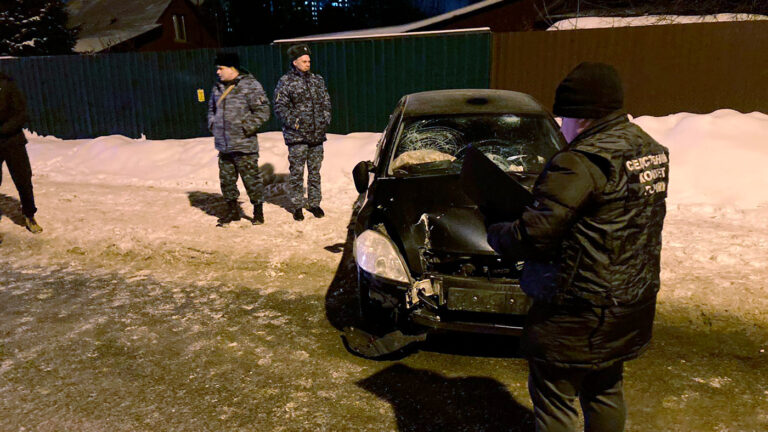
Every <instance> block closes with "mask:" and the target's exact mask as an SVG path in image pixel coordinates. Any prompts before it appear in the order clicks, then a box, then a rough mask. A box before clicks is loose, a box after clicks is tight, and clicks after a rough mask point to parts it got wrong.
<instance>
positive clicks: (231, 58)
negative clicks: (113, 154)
mask: <svg viewBox="0 0 768 432" xmlns="http://www.w3.org/2000/svg"><path fill="white" fill-rule="evenodd" d="M213 64H214V65H216V66H227V67H233V68H235V69H240V56H238V55H237V53H233V52H220V53H218V54H216V60H215V61H214V62H213Z"/></svg>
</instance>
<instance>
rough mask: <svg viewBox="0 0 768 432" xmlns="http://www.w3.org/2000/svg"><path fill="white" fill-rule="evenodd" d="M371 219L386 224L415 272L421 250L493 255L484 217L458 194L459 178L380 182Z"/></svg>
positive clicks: (450, 176) (375, 191)
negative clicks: (374, 213)
mask: <svg viewBox="0 0 768 432" xmlns="http://www.w3.org/2000/svg"><path fill="white" fill-rule="evenodd" d="M371 195H372V196H369V198H373V199H372V200H371V201H372V203H371V204H372V205H373V209H374V210H373V211H374V212H376V213H377V215H376V217H375V218H373V219H375V220H381V221H383V222H384V224H385V226H386V227H387V230H388V231H389V234H390V236H391V237H392V239H393V241H394V242H395V243H396V244H397V245H398V246H399V247H400V249H401V252H402V253H403V255H404V256H405V258H406V260H407V261H408V263H409V265H410V267H411V268H412V269H413V270H417V271H420V269H421V261H420V259H419V250H421V251H429V252H432V253H435V254H446V253H448V254H462V255H493V254H495V252H494V251H493V249H491V247H490V246H489V245H488V242H487V241H486V235H487V234H486V230H485V224H484V220H483V215H482V214H481V213H480V211H479V210H478V209H477V206H476V205H474V204H473V203H472V202H471V201H470V200H469V198H468V197H467V196H466V195H465V194H464V193H463V192H462V191H461V187H460V185H459V176H458V175H445V176H429V177H416V178H401V179H399V178H391V179H380V180H379V181H378V182H377V183H376V186H375V189H374V190H372V191H371Z"/></svg>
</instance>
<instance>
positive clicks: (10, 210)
mask: <svg viewBox="0 0 768 432" xmlns="http://www.w3.org/2000/svg"><path fill="white" fill-rule="evenodd" d="M3 216H5V217H7V218H8V219H10V220H11V222H13V223H15V224H16V225H19V226H25V225H24V215H22V214H21V203H20V202H19V200H17V199H16V198H12V197H9V196H8V195H5V194H0V217H3Z"/></svg>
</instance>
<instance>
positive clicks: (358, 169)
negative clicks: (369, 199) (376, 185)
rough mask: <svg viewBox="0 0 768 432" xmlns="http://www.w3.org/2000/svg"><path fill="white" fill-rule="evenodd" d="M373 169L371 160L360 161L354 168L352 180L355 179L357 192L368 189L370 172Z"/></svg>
mask: <svg viewBox="0 0 768 432" xmlns="http://www.w3.org/2000/svg"><path fill="white" fill-rule="evenodd" d="M372 170H373V163H372V162H371V161H362V162H359V163H358V164H357V165H355V167H354V168H353V169H352V180H354V181H355V189H357V192H359V193H363V192H365V191H367V190H368V174H369V173H370V172H371V171H372Z"/></svg>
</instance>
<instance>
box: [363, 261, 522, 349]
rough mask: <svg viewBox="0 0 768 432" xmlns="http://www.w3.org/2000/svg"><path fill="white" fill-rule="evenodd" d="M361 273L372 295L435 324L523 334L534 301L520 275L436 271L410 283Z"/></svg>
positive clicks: (463, 329)
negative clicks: (407, 284) (488, 276)
mask: <svg viewBox="0 0 768 432" xmlns="http://www.w3.org/2000/svg"><path fill="white" fill-rule="evenodd" d="M361 273H362V274H361V278H360V283H361V284H365V287H364V288H367V289H368V293H369V297H370V298H371V299H374V300H376V301H379V302H380V303H381V304H382V305H384V306H385V307H398V308H401V310H402V311H403V312H405V313H406V315H407V317H408V319H410V320H411V321H412V322H414V323H416V324H418V325H421V326H425V327H429V328H432V329H437V330H446V331H460V332H472V333H490V334H505V335H520V333H521V332H522V328H523V322H524V319H525V315H526V314H527V312H528V309H529V308H530V306H531V299H530V298H529V297H528V296H526V295H525V293H523V291H522V290H521V289H520V285H519V281H518V280H516V279H506V278H484V277H462V276H449V275H436V274H433V275H428V276H427V277H426V278H425V279H422V280H419V281H417V282H415V283H413V284H411V285H409V286H406V285H405V284H403V285H393V284H391V283H388V282H385V281H382V280H380V279H378V278H376V277H375V276H373V275H370V274H368V273H366V272H361Z"/></svg>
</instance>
